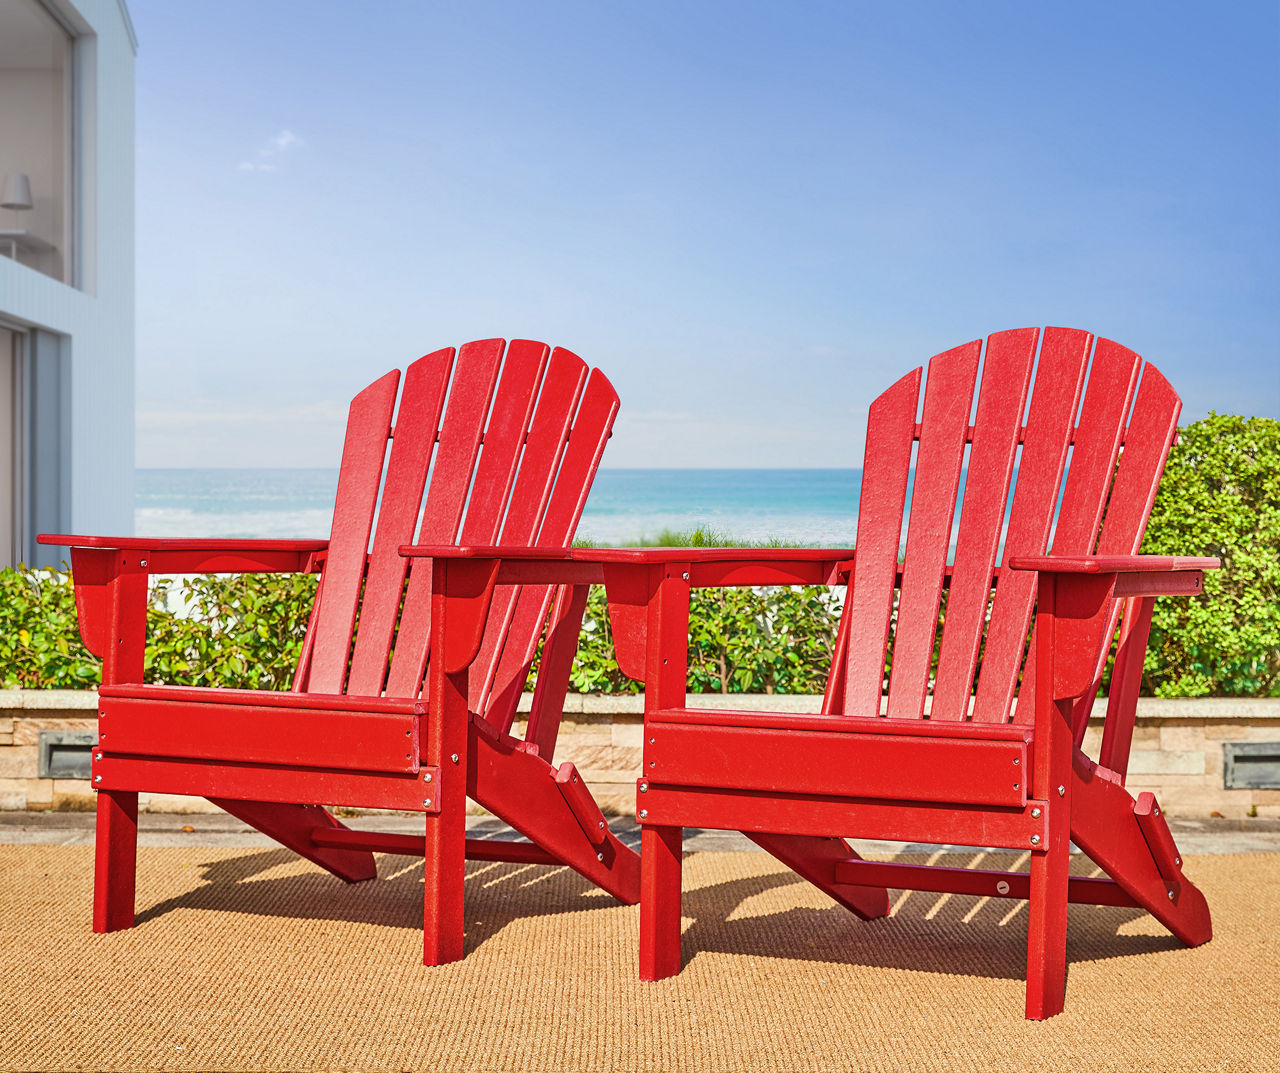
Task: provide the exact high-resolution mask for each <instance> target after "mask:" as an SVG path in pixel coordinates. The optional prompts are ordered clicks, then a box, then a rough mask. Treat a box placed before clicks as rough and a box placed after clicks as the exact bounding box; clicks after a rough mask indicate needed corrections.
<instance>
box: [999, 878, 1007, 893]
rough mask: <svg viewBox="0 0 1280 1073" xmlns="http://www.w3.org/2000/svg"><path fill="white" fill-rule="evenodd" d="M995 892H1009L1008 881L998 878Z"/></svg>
mask: <svg viewBox="0 0 1280 1073" xmlns="http://www.w3.org/2000/svg"><path fill="white" fill-rule="evenodd" d="M996 893H997V894H1008V893H1009V884H1008V883H1006V882H1005V881H1004V880H1003V879H1002V880H1000V882H999V883H997V884H996Z"/></svg>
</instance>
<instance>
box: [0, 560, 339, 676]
mask: <svg viewBox="0 0 1280 1073" xmlns="http://www.w3.org/2000/svg"><path fill="white" fill-rule="evenodd" d="M315 585H316V579H315V576H314V575H311V574H257V575H231V576H223V575H216V576H208V575H200V576H196V577H191V578H189V579H187V580H186V582H185V583H184V584H183V585H182V586H181V587H175V586H174V583H173V582H172V581H171V580H170V579H168V578H156V579H154V580H153V582H152V585H151V590H150V592H149V594H148V607H147V645H146V652H145V656H144V672H143V674H144V678H145V680H146V681H148V682H170V683H176V684H181V685H210V686H231V687H240V688H245V689H287V688H288V687H289V682H290V680H291V679H292V677H293V668H294V666H295V665H296V664H297V661H298V654H299V652H300V651H301V650H302V638H303V635H304V634H305V632H306V628H307V616H308V615H309V614H310V611H311V603H312V600H313V599H314V597H315ZM178 599H181V601H182V603H183V604H184V610H183V613H182V614H177V613H175V610H174V609H173V608H171V607H170V604H171V603H173V602H175V601H176V600H178ZM101 681H102V666H101V663H100V661H99V660H98V658H97V657H96V656H94V655H92V654H91V653H90V652H89V650H88V649H87V648H85V647H84V643H83V642H82V641H81V640H80V631H79V629H78V627H77V624H76V610H75V596H74V593H73V589H72V585H71V576H70V575H69V574H67V573H65V572H63V571H57V570H26V569H18V570H0V686H2V687H3V688H6V689H15V688H18V689H93V688H96V687H97V686H98V685H99V684H100V683H101Z"/></svg>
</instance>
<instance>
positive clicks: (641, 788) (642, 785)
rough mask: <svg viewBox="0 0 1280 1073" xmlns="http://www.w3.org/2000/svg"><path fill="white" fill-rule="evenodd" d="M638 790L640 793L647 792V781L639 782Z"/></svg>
mask: <svg viewBox="0 0 1280 1073" xmlns="http://www.w3.org/2000/svg"><path fill="white" fill-rule="evenodd" d="M640 792H641V793H642V794H647V793H648V792H649V784H648V783H647V782H642V783H641V784H640Z"/></svg>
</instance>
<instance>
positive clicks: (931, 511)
mask: <svg viewBox="0 0 1280 1073" xmlns="http://www.w3.org/2000/svg"><path fill="white" fill-rule="evenodd" d="M981 355H982V342H981V340H975V341H974V342H972V343H968V344H966V345H965V346H962V347H957V348H956V349H955V350H949V351H947V352H946V353H945V354H939V355H938V356H937V357H935V358H934V359H933V360H932V361H930V362H929V375H928V379H927V380H926V382H925V389H924V415H923V418H922V420H921V423H920V426H921V427H920V440H919V443H920V446H919V448H918V449H917V451H916V467H915V480H914V481H913V482H912V487H911V502H912V504H917V503H918V504H920V505H921V507H920V509H918V510H912V511H911V513H910V516H909V518H908V519H907V547H906V559H905V560H904V562H903V569H902V585H901V589H900V591H899V597H898V621H897V629H896V630H895V632H894V646H893V664H892V668H891V672H890V676H889V705H888V712H889V716H890V718H893V719H919V718H920V716H921V715H922V714H923V713H924V699H925V694H926V693H927V692H928V688H929V671H930V666H929V665H930V662H931V661H932V658H933V647H934V635H935V633H936V631H937V626H938V608H939V604H940V601H941V598H942V575H943V571H944V570H945V569H946V565H947V551H948V549H949V547H950V545H951V521H952V518H953V516H954V514H955V505H956V492H957V491H958V490H959V487H960V470H961V467H962V466H963V465H964V449H965V433H966V432H967V430H968V427H969V410H970V407H971V406H972V404H973V385H974V379H975V378H976V376H977V374H978V359H979V358H980V357H981Z"/></svg>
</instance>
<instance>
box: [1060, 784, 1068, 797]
mask: <svg viewBox="0 0 1280 1073" xmlns="http://www.w3.org/2000/svg"><path fill="white" fill-rule="evenodd" d="M1066 793H1067V788H1066V787H1065V786H1059V787H1058V796H1059V797H1065V796H1066Z"/></svg>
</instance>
